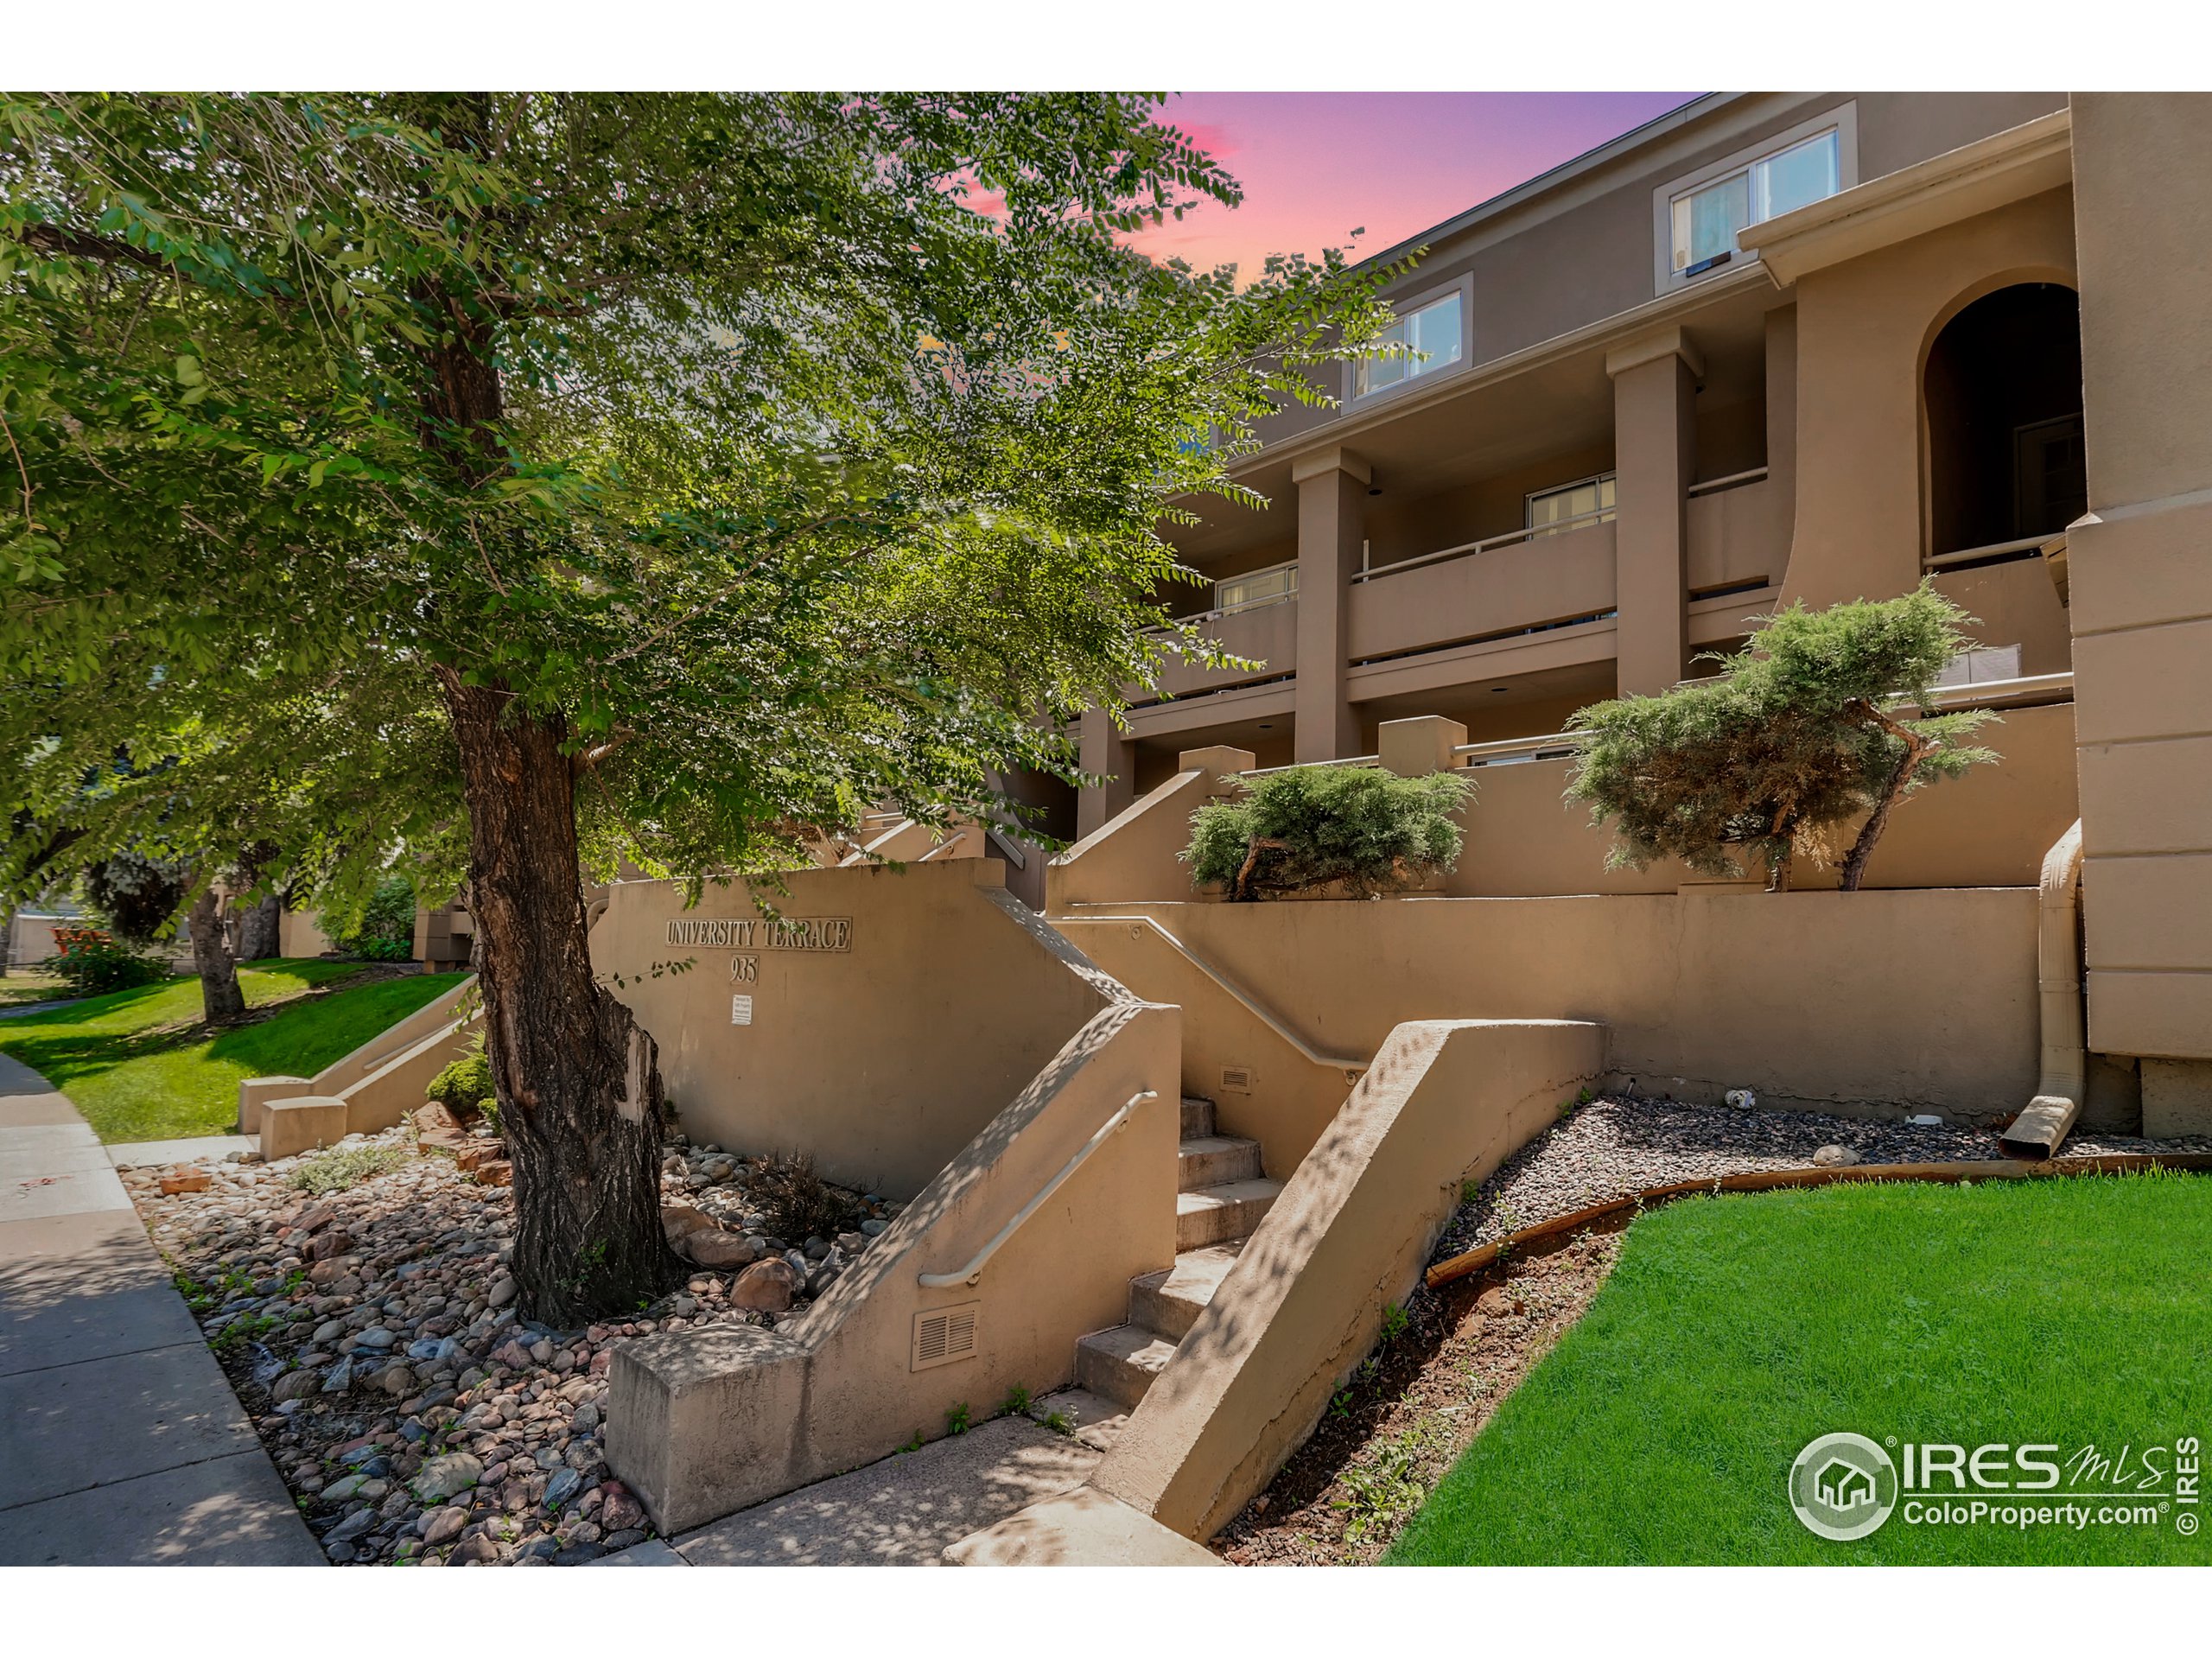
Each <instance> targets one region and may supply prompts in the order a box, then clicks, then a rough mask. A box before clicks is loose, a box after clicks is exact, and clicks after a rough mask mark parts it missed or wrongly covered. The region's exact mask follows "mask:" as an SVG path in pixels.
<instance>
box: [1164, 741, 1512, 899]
mask: <svg viewBox="0 0 2212 1659" xmlns="http://www.w3.org/2000/svg"><path fill="white" fill-rule="evenodd" d="M1473 792H1474V780H1473V779H1471V778H1469V777H1468V776H1467V775H1466V774H1465V773H1464V772H1432V773H1429V774H1428V775H1427V776H1425V777H1419V778H1401V777H1398V776H1397V775H1396V774H1395V773H1392V772H1384V771H1382V770H1381V769H1380V768H1378V767H1374V766H1293V767H1291V768H1289V769H1288V770H1287V771H1284V772H1273V773H1270V774H1269V775H1268V776H1267V777H1264V778H1262V779H1260V780H1259V781H1258V782H1257V783H1255V784H1250V785H1245V786H1244V792H1243V797H1242V798H1238V799H1234V800H1213V801H1209V802H1207V803H1206V804H1205V805H1204V806H1202V807H1200V808H1199V809H1198V810H1197V811H1196V812H1194V813H1192V815H1191V844H1190V845H1189V846H1188V847H1187V848H1185V849H1184V851H1183V853H1182V855H1181V856H1182V858H1183V860H1184V861H1185V863H1187V864H1189V865H1190V867H1191V880H1192V885H1193V886H1201V887H1202V886H1205V885H1207V884H1209V883H1218V884H1220V886H1221V887H1223V888H1224V890H1225V892H1226V893H1227V894H1228V896H1229V897H1230V899H1258V898H1261V897H1262V896H1264V895H1265V894H1267V893H1289V892H1296V891H1299V890H1300V889H1304V888H1309V887H1327V886H1330V885H1332V884H1333V883H1342V884H1343V885H1344V886H1345V887H1347V888H1349V889H1350V890H1351V891H1352V892H1354V893H1386V892H1391V891H1395V889H1398V888H1401V887H1415V886H1418V885H1420V884H1421V882H1423V881H1425V880H1427V879H1428V878H1429V877H1430V876H1432V875H1435V874H1442V873H1446V872H1448V871H1450V870H1451V869H1452V868H1453V866H1455V865H1456V864H1457V863H1458V862H1459V848H1460V844H1461V842H1462V840H1463V838H1464V837H1463V834H1462V831H1461V830H1460V828H1459V823H1458V822H1457V820H1456V817H1455V816H1454V815H1455V814H1457V813H1458V812H1459V810H1461V809H1462V808H1463V807H1464V806H1465V804H1466V802H1467V799H1468V798H1469V797H1470V796H1471V795H1472V794H1473Z"/></svg>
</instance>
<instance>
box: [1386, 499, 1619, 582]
mask: <svg viewBox="0 0 2212 1659" xmlns="http://www.w3.org/2000/svg"><path fill="white" fill-rule="evenodd" d="M1618 517H1620V509H1619V508H1618V507H1592V508H1591V510H1590V511H1589V512H1578V513H1576V514H1575V515H1574V516H1573V518H1556V519H1554V520H1553V521H1552V522H1551V523H1550V524H1529V525H1528V526H1527V527H1525V528H1524V529H1521V530H1509V531H1506V532H1505V533H1504V534H1503V535H1502V536H1485V537H1484V538H1483V539H1482V540H1481V541H1479V542H1463V543H1460V544H1459V546H1457V547H1446V548H1440V549H1438V550H1436V551H1435V552H1433V553H1423V554H1421V556H1419V557H1417V558H1411V559H1400V560H1399V561H1397V563H1395V564H1383V565H1377V566H1376V568H1375V569H1372V570H1363V571H1361V572H1360V573H1359V574H1358V575H1356V576H1354V577H1353V578H1352V581H1353V582H1372V581H1374V580H1375V579H1376V577H1377V576H1395V575H1397V574H1398V573H1399V572H1400V571H1402V570H1418V569H1421V567H1422V566H1423V565H1426V564H1438V563H1442V562H1443V561H1444V560H1446V559H1457V558H1464V557H1465V556H1467V555H1468V554H1470V553H1487V552H1489V551H1490V550H1491V549H1493V548H1499V547H1510V546H1512V545H1513V544H1514V543H1516V542H1528V541H1534V540H1535V538H1536V537H1539V536H1550V535H1555V534H1557V533H1558V532H1559V531H1565V530H1580V529H1581V528H1582V527H1583V526H1585V525H1586V524H1610V523H1611V522H1612V521H1613V520H1614V519H1615V518H1618Z"/></svg>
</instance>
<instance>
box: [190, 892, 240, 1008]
mask: <svg viewBox="0 0 2212 1659" xmlns="http://www.w3.org/2000/svg"><path fill="white" fill-rule="evenodd" d="M223 910H224V904H223V899H222V898H221V896H220V895H219V894H218V893H216V891H215V884H214V883H213V881H210V882H209V883H208V884H207V886H206V887H202V888H200V896H199V897H198V898H197V899H194V900H193V901H192V966H193V968H194V970H195V971H196V972H197V973H198V974H199V976H200V1012H201V1014H202V1016H203V1017H204V1018H205V1019H206V1020H207V1022H208V1023H209V1024H210V1025H213V1024H214V1023H215V1022H216V1021H218V1020H235V1019H237V1018H238V1016H239V1015H240V1014H244V1013H245V992H244V991H242V990H240V989H239V988H238V963H236V962H234V961H232V958H231V947H230V944H229V943H228V942H227V941H226V939H225V938H223V922H224V919H225V918H224V915H223Z"/></svg>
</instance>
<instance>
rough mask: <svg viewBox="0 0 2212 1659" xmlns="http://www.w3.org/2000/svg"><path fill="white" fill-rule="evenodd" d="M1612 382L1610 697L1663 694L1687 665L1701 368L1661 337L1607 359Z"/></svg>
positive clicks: (1690, 350) (1684, 343) (1676, 342)
mask: <svg viewBox="0 0 2212 1659" xmlns="http://www.w3.org/2000/svg"><path fill="white" fill-rule="evenodd" d="M1605 372H1606V373H1608V374H1610V375H1611V376H1612V378H1613V470H1614V472H1615V473H1616V474H1618V485H1617V486H1616V487H1617V489H1618V495H1619V502H1620V510H1619V516H1618V520H1617V522H1616V524H1615V525H1614V535H1615V542H1614V545H1615V548H1616V554H1615V561H1614V588H1613V592H1614V603H1615V605H1616V606H1618V608H1619V610H1620V624H1619V632H1618V635H1617V639H1618V642H1619V643H1618V652H1619V663H1618V675H1619V687H1620V695H1621V696H1630V695H1631V694H1635V695H1642V696H1649V695H1650V694H1651V693H1654V692H1659V691H1664V690H1667V688H1668V687H1669V686H1671V685H1673V684H1674V683H1675V682H1676V681H1677V680H1679V679H1681V677H1682V675H1683V672H1684V671H1685V668H1686V666H1687V664H1688V661H1689V568H1688V560H1689V495H1688V491H1689V486H1690V482H1691V480H1693V479H1694V477H1695V476H1696V470H1697V420H1696V410H1695V403H1696V398H1697V383H1698V380H1699V378H1700V377H1701V376H1702V375H1703V374H1704V372H1705V363H1704V359H1701V358H1700V356H1699V355H1698V353H1697V348H1696V347H1695V346H1693V345H1692V344H1691V343H1690V340H1689V338H1688V335H1686V334H1683V332H1682V331H1681V329H1679V328H1669V329H1668V330H1666V331H1665V332H1664V333H1662V334H1654V335H1652V336H1651V337H1649V339H1647V340H1639V341H1637V343H1635V344H1634V345H1631V346H1623V347H1621V348H1620V349H1619V350H1618V351H1615V352H1611V353H1607V355H1606V358H1605Z"/></svg>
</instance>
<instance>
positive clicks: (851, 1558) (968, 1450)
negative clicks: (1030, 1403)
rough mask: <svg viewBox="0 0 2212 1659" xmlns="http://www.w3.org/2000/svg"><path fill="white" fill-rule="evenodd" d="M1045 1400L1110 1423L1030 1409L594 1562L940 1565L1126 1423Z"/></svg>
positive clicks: (1076, 1466) (1054, 1490) (1073, 1474)
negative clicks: (1065, 1426)
mask: <svg viewBox="0 0 2212 1659" xmlns="http://www.w3.org/2000/svg"><path fill="white" fill-rule="evenodd" d="M1077 1402H1080V1403H1079V1404H1078V1403H1077ZM1038 1403H1039V1408H1040V1409H1042V1408H1061V1409H1065V1410H1067V1411H1068V1414H1069V1415H1071V1417H1073V1418H1074V1419H1075V1421H1077V1422H1078V1423H1088V1422H1090V1421H1101V1420H1103V1424H1102V1427H1103V1432H1094V1431H1092V1430H1091V1429H1090V1428H1088V1427H1086V1428H1085V1429H1084V1432H1083V1433H1081V1434H1079V1435H1077V1436H1076V1437H1072V1438H1065V1437H1063V1436H1061V1435H1058V1434H1056V1433H1053V1432H1052V1430H1050V1429H1048V1428H1046V1427H1044V1426H1043V1425H1042V1424H1041V1423H1037V1422H1034V1421H1031V1420H1030V1419H1029V1418H1027V1417H1000V1418H995V1419H993V1420H992V1421H989V1422H986V1423H981V1424H978V1425H977V1426H976V1427H974V1428H972V1429H970V1430H969V1432H968V1433H965V1434H961V1435H955V1436H948V1437H947V1438H945V1439H944V1440H931V1442H930V1443H929V1444H928V1445H926V1446H921V1447H919V1448H918V1449H917V1450H915V1451H912V1452H901V1453H899V1454H898V1455H897V1456H895V1457H889V1458H885V1459H883V1460H882V1461H880V1462H879V1463H871V1464H869V1465H867V1466H866V1467H864V1468H860V1469H855V1470H854V1471H852V1472H851V1473H849V1474H843V1475H837V1476H834V1477H832V1478H829V1479H828V1480H819V1481H817V1482H815V1484H813V1485H811V1486H802V1487H800V1488H799V1489H798V1491H795V1492H786V1493H785V1495H784V1496H783V1497H775V1498H771V1499H769V1500H768V1501H767V1502H766V1503H760V1504H756V1505H754V1506H753V1508H752V1509H749V1510H739V1511H738V1512H737V1513H736V1514H735V1515H729V1516H723V1517H722V1518H721V1520H719V1521H710V1522H708V1523H707V1524H706V1525H705V1526H703V1527H701V1528H700V1529H698V1530H697V1531H696V1532H689V1533H686V1534H684V1535H683V1536H682V1537H680V1538H677V1539H675V1540H674V1541H672V1542H668V1543H664V1542H663V1541H661V1540H659V1539H658V1538H653V1539H648V1540H647V1541H645V1542H644V1543H642V1544H639V1545H638V1546H636V1547H635V1548H631V1549H626V1550H624V1551H623V1552H622V1553H621V1554H619V1555H606V1556H601V1558H600V1559H599V1560H596V1561H594V1562H593V1563H592V1565H593V1566H594V1567H941V1566H943V1565H944V1560H943V1559H942V1558H943V1556H944V1551H945V1548H946V1547H947V1546H949V1545H951V1544H957V1543H958V1542H959V1541H961V1540H962V1539H963V1538H965V1537H967V1536H968V1535H969V1534H970V1533H973V1532H976V1531H978V1530H980V1529H982V1528H985V1527H988V1526H990V1525H992V1524H993V1523H994V1522H999V1521H1003V1520H1004V1519H1006V1518H1007V1516H1011V1515H1014V1514H1016V1513H1018V1512H1019V1511H1020V1510H1024V1509H1026V1508H1027V1507H1028V1506H1029V1505H1031V1504H1033V1503H1036V1502H1037V1501H1038V1500H1039V1499H1040V1498H1046V1497H1056V1496H1058V1495H1060V1494H1063V1493H1065V1492H1067V1491H1069V1490H1071V1488H1073V1487H1076V1486H1079V1485H1081V1484H1083V1482H1084V1478H1086V1477H1087V1476H1089V1474H1090V1471H1091V1470H1092V1469H1093V1468H1095V1467H1096V1465H1097V1463H1098V1460H1099V1459H1101V1458H1103V1456H1104V1455H1105V1449H1104V1448H1105V1446H1106V1445H1107V1444H1108V1443H1109V1440H1110V1438H1111V1433H1112V1432H1113V1430H1115V1429H1117V1428H1119V1427H1120V1426H1121V1424H1122V1421H1123V1418H1122V1416H1121V1414H1120V1408H1119V1407H1116V1406H1112V1405H1109V1404H1108V1403H1107V1402H1104V1401H1099V1400H1093V1399H1092V1398H1091V1396H1090V1395H1081V1394H1079V1393H1078V1391H1077V1390H1074V1389H1070V1390H1068V1391H1067V1392H1065V1393H1064V1394H1061V1395H1053V1396H1052V1397H1050V1398H1048V1399H1046V1400H1043V1401H1040V1402H1038ZM1083 1406H1089V1407H1092V1408H1096V1409H1095V1410H1090V1411H1087V1412H1086V1411H1085V1410H1084V1409H1082V1407H1083Z"/></svg>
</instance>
